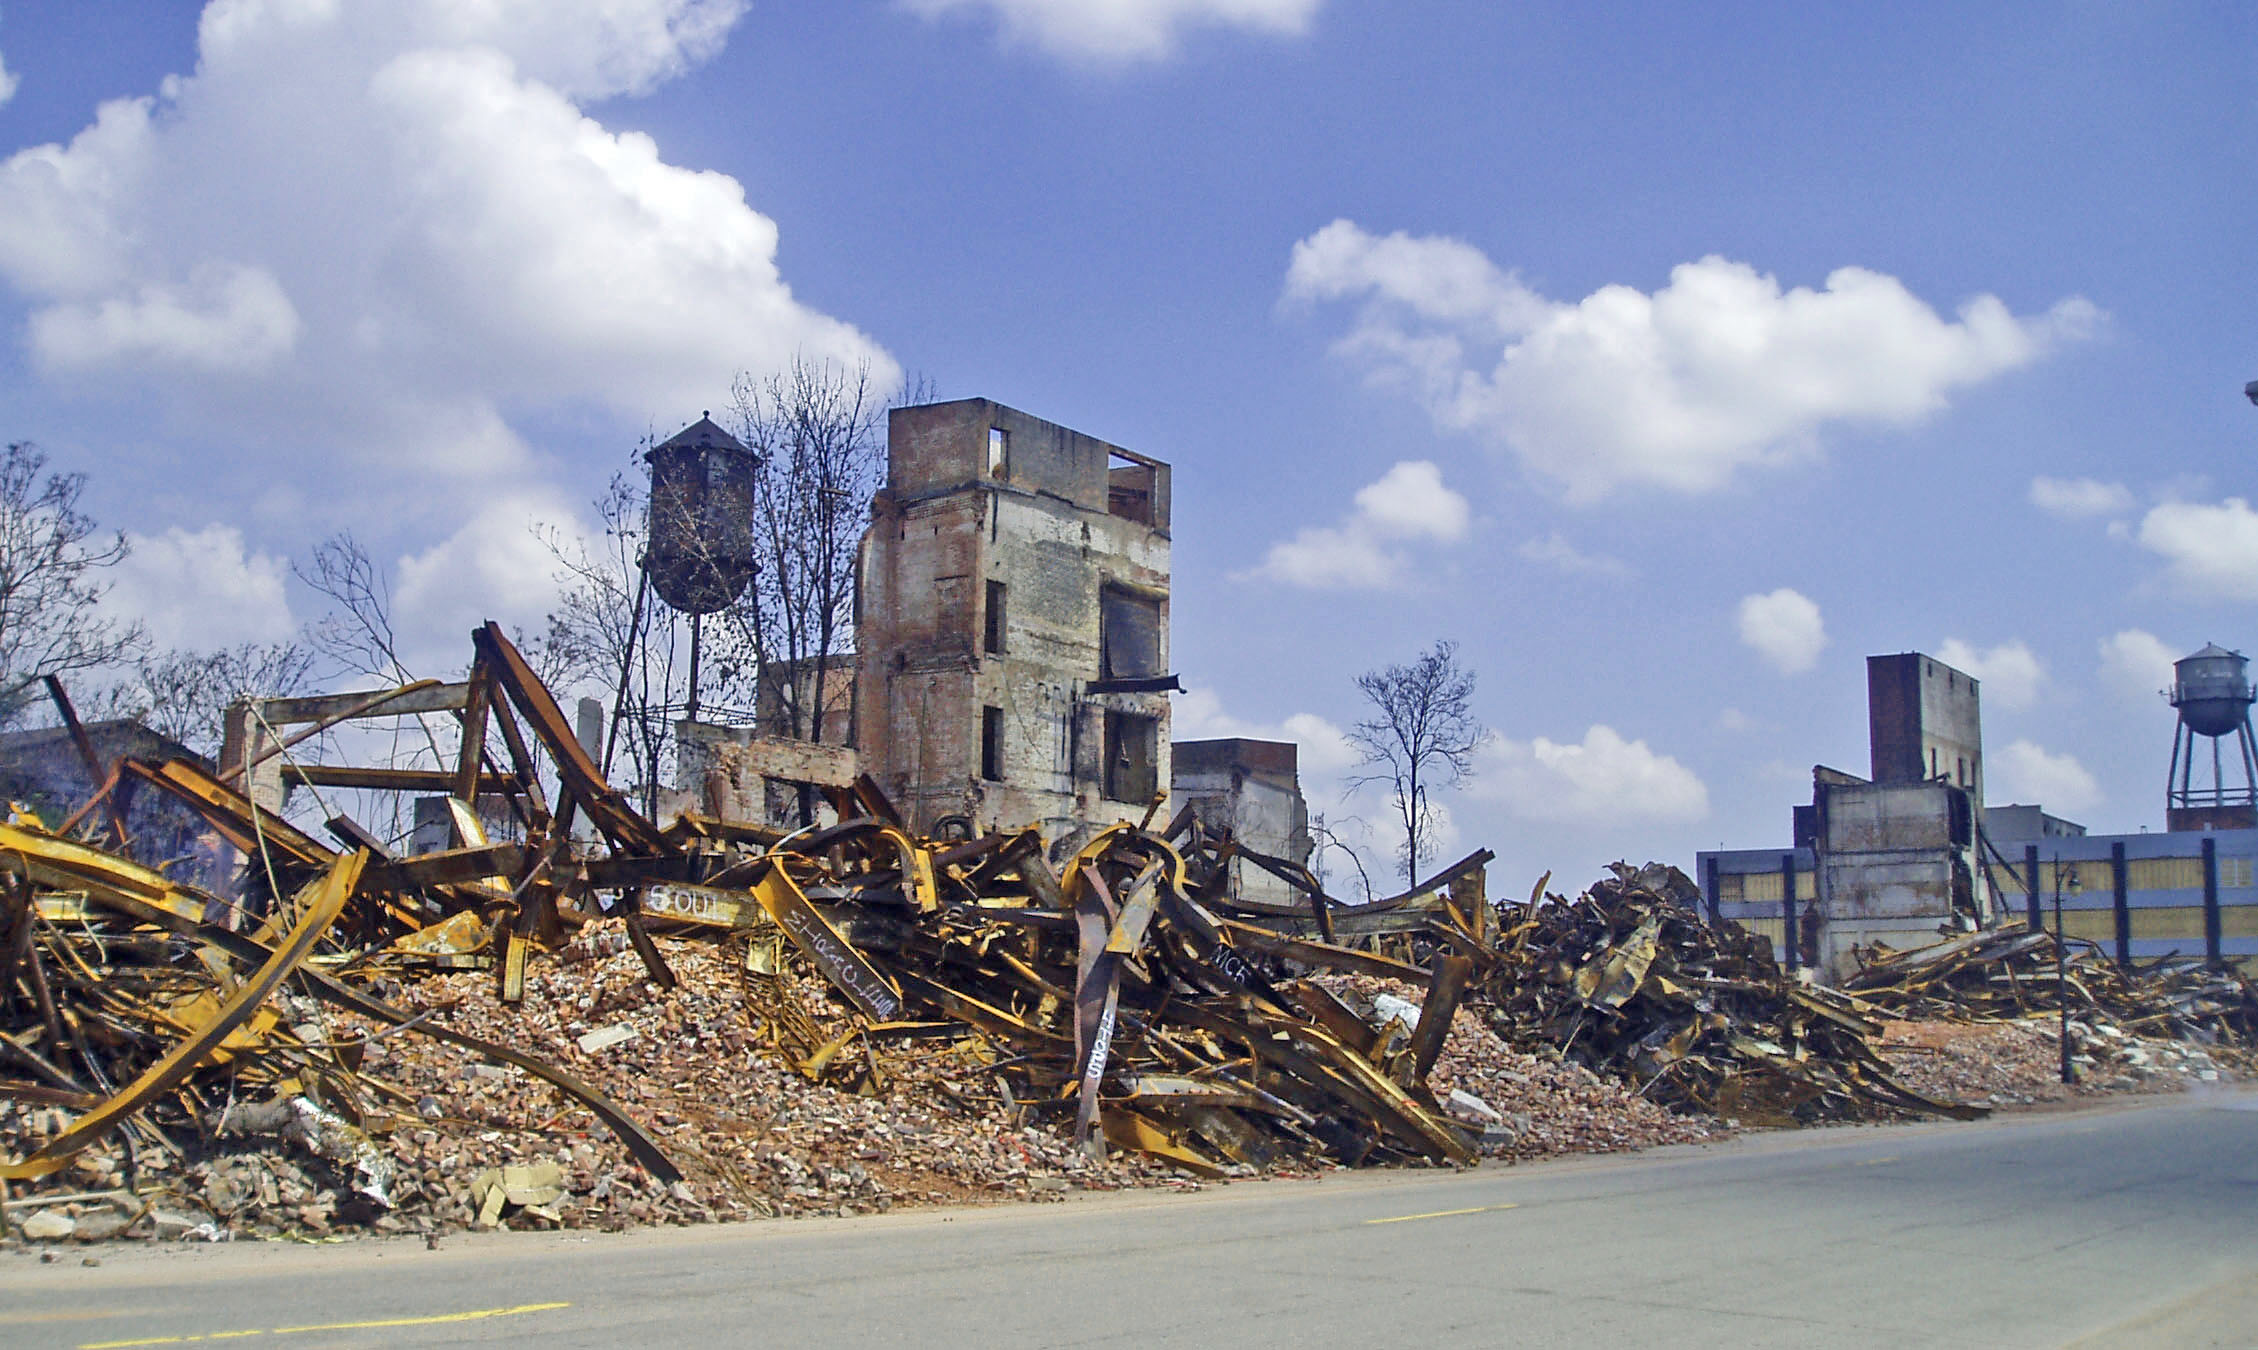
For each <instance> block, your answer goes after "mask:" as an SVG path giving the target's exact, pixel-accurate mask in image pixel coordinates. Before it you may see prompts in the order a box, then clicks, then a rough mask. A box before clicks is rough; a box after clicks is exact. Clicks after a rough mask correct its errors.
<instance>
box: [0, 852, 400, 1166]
mask: <svg viewBox="0 0 2258 1350" xmlns="http://www.w3.org/2000/svg"><path fill="white" fill-rule="evenodd" d="M367 861H368V855H367V854H365V853H361V852H359V851H355V852H352V853H348V854H346V855H344V856H343V857H340V858H339V859H338V860H337V862H336V863H335V864H334V865H333V866H332V867H331V868H330V869H329V871H328V872H326V873H324V874H323V875H322V876H321V877H320V878H319V879H317V880H315V881H313V882H310V883H308V885H307V887H306V889H305V891H303V892H301V893H300V895H299V897H298V899H299V903H300V904H301V905H302V907H303V908H302V909H301V910H300V914H299V918H298V922H297V924H296V925H295V926H294V927H293V928H292V929H291V930H290V932H289V934H288V936H286V937H285V938H284V939H283V940H282V942H281V943H280V944H278V945H277V946H276V947H275V948H274V949H273V950H272V952H271V953H270V954H269V955H268V957H267V959H266V961H265V962H264V963H263V964H261V965H260V966H259V968H258V969H257V970H256V971H254V972H253V973H252V975H251V977H250V978H249V979H247V980H245V981H244V982H243V983H242V984H240V985H238V986H237V987H236V989H235V992H234V993H233V994H231V995H230V996H229V997H228V999H227V1001H226V1002H224V1003H222V1004H221V1005H220V1007H219V1010H218V1011H217V1012H215V1013H213V1014H212V1018H211V1020H210V1021H209V1022H206V1023H205V1024H204V1025H203V1026H202V1027H200V1028H198V1030H197V1031H196V1033H195V1034H194V1035H191V1036H190V1037H188V1038H187V1039H186V1040H184V1041H182V1042H180V1043H179V1044H178V1045H176V1046H174V1047H173V1048H172V1049H171V1050H169V1051H167V1052H166V1053H165V1055H164V1057H163V1058H161V1059H159V1060H158V1061H157V1062H156V1063H154V1064H152V1065H150V1066H149V1067H148V1068H147V1069H146V1070H144V1071H143V1072H142V1074H141V1076H140V1077H139V1078H136V1079H135V1080H134V1081H133V1082H132V1083H130V1084H128V1085H127V1086H126V1087H125V1088H124V1089H123V1090H121V1091H119V1092H118V1093H116V1094H115V1095H113V1096H111V1097H110V1098H109V1099H108V1100H106V1101H104V1102H103V1103H102V1104H101V1105H100V1106H97V1107H95V1108H94V1109H93V1110H91V1111H88V1112H87V1113H86V1114H85V1115H83V1116H80V1117H79V1118H78V1119H77V1120H76V1121H74V1122H73V1123H72V1124H71V1127H70V1128H69V1129H67V1130H64V1131H63V1132H62V1133H61V1134H58V1135H56V1136H55V1137H54V1138H52V1139H50V1140H48V1141H47V1142H46V1143H45V1144H44V1145H42V1146H41V1147H40V1148H39V1149H38V1150H37V1151H36V1152H34V1153H32V1154H31V1155H30V1156H29V1157H27V1158H25V1159H24V1160H23V1161H22V1162H20V1163H0V1177H6V1178H9V1179H11V1180H29V1179H31V1178H34V1177H43V1176H46V1175H47V1174H48V1173H50V1172H54V1171H59V1170H60V1169H62V1168H63V1167H66V1166H68V1165H69V1163H70V1161H71V1159H73V1158H75V1157H77V1156H78V1155H79V1154H80V1153H82V1152H84V1151H85V1150H86V1149H87V1147H88V1146H89V1145H91V1144H93V1143H94V1142H95V1141H96V1140H99V1139H100V1138H102V1136H104V1135H106V1134H108V1133H109V1132H110V1131H111V1130H114V1129H116V1128H117V1127H118V1126H119V1125H120V1124H121V1123H123V1122H124V1120H125V1118H126V1117H127V1116H129V1115H131V1114H132V1113H133V1112H135V1111H136V1110H139V1109H140V1108H141V1106H142V1105H144V1104H145V1103H147V1102H148V1101H150V1100H151V1099H152V1098H154V1097H156V1096H157V1095H158V1094H160V1093H162V1092H165V1091H168V1090H169V1089H171V1088H172V1086H173V1085H174V1084H176V1083H178V1082H179V1081H180V1080H181V1079H182V1078H184V1077H186V1076H187V1075H188V1072H189V1071H190V1070H191V1069H193V1068H195V1067H196V1065H197V1064H198V1063H199V1062H201V1061H202V1060H203V1059H204V1057H205V1056H207V1055H209V1054H211V1053H212V1052H213V1051H214V1050H216V1049H218V1048H219V1044H220V1042H221V1041H223V1040H226V1039H227V1036H228V1033H229V1032H232V1031H233V1030H235V1028H236V1027H238V1026H240V1025H242V1023H243V1020H244V1019H245V1018H247V1017H249V1016H250V1015H251V1013H252V1012H253V1011H254V1010H255V1009H257V1007H258V1006H259V1005H260V1004H261V1003H264V1002H265V1001H266V998H267V995H269V994H271V993H273V992H274V990H275V987H276V986H277V985H280V984H281V983H282V981H283V979H284V978H285V977H286V976H288V975H289V974H290V973H291V972H292V971H295V970H296V969H297V968H298V967H299V966H300V965H301V964H303V963H304V961H305V959H306V958H307V957H308V956H310V955H312V954H313V950H314V943H315V942H316V941H318V940H319V939H320V937H321V935H322V934H323V933H326V932H328V931H329V926H330V925H331V924H332V923H335V922H336V921H337V916H338V915H340V914H342V913H344V911H345V901H346V900H347V899H348V898H350V897H351V895H352V893H353V886H354V883H355V882H357V881H358V880H359V879H360V873H361V868H362V866H363V865H364V864H366V863H367Z"/></svg>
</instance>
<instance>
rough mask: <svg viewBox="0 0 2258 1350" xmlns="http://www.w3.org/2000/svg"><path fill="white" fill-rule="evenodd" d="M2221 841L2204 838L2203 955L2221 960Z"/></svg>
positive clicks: (2210, 958)
mask: <svg viewBox="0 0 2258 1350" xmlns="http://www.w3.org/2000/svg"><path fill="white" fill-rule="evenodd" d="M2219 945H2220V944H2219V841H2218V840H2216V839H2213V838H2212V837H2211V836H2210V835H2205V836H2203V955H2204V959H2206V960H2210V961H2217V960H2218V959H2219Z"/></svg>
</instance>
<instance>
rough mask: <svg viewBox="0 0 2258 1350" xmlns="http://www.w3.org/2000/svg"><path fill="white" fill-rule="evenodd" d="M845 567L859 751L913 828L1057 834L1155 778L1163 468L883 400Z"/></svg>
mask: <svg viewBox="0 0 2258 1350" xmlns="http://www.w3.org/2000/svg"><path fill="white" fill-rule="evenodd" d="M861 568H862V584H861V590H860V599H859V610H858V614H857V617H856V646H857V649H858V656H859V674H858V685H857V690H856V711H857V717H856V727H857V750H858V753H859V755H860V759H861V763H862V767H863V769H864V770H865V771H866V772H868V773H869V774H871V775H872V776H873V777H874V778H875V779H876V780H877V781H878V784H879V786H880V787H881V788H882V789H884V790H885V792H886V793H887V795H888V796H889V797H891V798H892V799H893V801H894V803H895V805H896V806H897V807H899V808H900V809H901V810H902V812H903V814H904V815H905V816H907V817H908V818H909V820H910V823H911V824H912V825H913V826H914V827H916V828H918V829H920V830H926V831H931V830H933V829H935V827H936V826H938V825H940V824H941V823H942V822H944V821H948V820H950V819H951V818H958V819H959V820H960V821H961V823H963V824H964V825H966V826H969V828H971V829H973V830H975V831H981V830H987V829H993V828H1016V827H1019V826H1023V825H1029V824H1033V825H1038V826H1040V827H1041V828H1042V829H1043V831H1044V834H1045V836H1046V837H1048V838H1050V839H1052V840H1053V841H1054V843H1072V842H1073V841H1076V840H1079V839H1081V838H1084V837H1086V836H1087V835H1088V834H1089V833H1090V832H1091V831H1092V830H1094V829H1096V828H1099V827H1102V826H1104V825H1107V824H1110V823H1112V822H1113V821H1115V820H1122V819H1127V820H1135V819H1137V818H1139V817H1141V816H1142V815H1143V814H1144V813H1145V811H1146V809H1147V807H1148V806H1149V805H1150V804H1151V802H1152V800H1153V798H1154V797H1156V796H1161V795H1163V794H1165V792H1166V790H1167V786H1168V783H1169V776H1170V753H1169V738H1168V728H1169V706H1168V697H1167V694H1166V692H1165V688H1166V687H1168V686H1170V685H1172V684H1173V683H1174V682H1173V680H1172V679H1171V678H1170V677H1169V674H1168V584H1169V571H1168V569H1169V471H1168V466H1167V465H1166V464H1163V463H1161V462H1160V461H1158V460H1154V459H1149V458H1146V457H1145V456H1142V455H1137V454H1133V453H1131V452H1129V451H1127V450H1123V449H1122V448H1120V447H1119V446H1115V445H1110V444H1108V443H1106V442H1105V441H1101V440H1099V439H1097V438H1096V437H1094V436H1088V435H1084V434H1083V433H1081V432H1078V431H1073V430H1070V429H1068V428H1066V427H1062V426H1059V425H1057V424H1056V423H1052V422H1046V421H1044V420H1042V419H1041V418H1038V417H1033V416H1030V415H1028V414H1026V413H1023V412H1019V411H1017V410H1016V409H1013V408H1007V407H1005V406H1003V405H1002V404H999V403H994V402H991V401H989V400H986V399H962V400H957V401H954V402H949V403H933V404H926V405H923V406H919V407H913V408H899V409H896V410H895V411H894V412H893V414H892V416H891V418H890V420H889V425H888V434H887V474H886V486H885V487H884V489H883V490H881V491H880V492H879V494H878V496H877V499H876V501H875V502H874V503H873V505H872V511H871V526H870V530H869V532H868V533H867V534H866V535H865V536H864V539H863V546H862V559H861ZM1165 811H1166V807H1165V805H1164V806H1163V808H1162V813H1163V814H1164V815H1165Z"/></svg>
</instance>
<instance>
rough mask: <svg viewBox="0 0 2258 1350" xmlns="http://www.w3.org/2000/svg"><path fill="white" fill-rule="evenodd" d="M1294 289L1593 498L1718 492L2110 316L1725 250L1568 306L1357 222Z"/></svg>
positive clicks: (1322, 238)
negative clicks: (1945, 308)
mask: <svg viewBox="0 0 2258 1350" xmlns="http://www.w3.org/2000/svg"><path fill="white" fill-rule="evenodd" d="M1285 295H1286V298H1287V299H1289V300H1296V301H1307V302H1317V301H1344V302H1353V303H1356V304H1357V305H1358V307H1359V308H1358V315H1357V318H1356V320H1355V322H1354V326H1353V327H1352V328H1351V330H1350V332H1349V334H1348V335H1347V336H1346V337H1344V338H1343V339H1342V340H1341V341H1340V342H1339V343H1338V344H1337V347H1336V350H1337V351H1338V352H1339V353H1340V354H1341V355H1343V356H1344V357H1345V358H1346V359H1348V360H1350V361H1351V362H1353V363H1355V364H1357V365H1359V366H1361V367H1363V368H1364V369H1365V370H1366V371H1367V372H1368V373H1369V374H1370V375H1371V376H1372V378H1374V379H1375V380H1377V381H1379V382H1382V383H1385V384H1389V385H1393V386H1396V387H1400V388H1403V389H1404V390H1406V391H1407V392H1409V393H1410V394H1411V395H1412V396H1413V397H1414V398H1416V399H1417V400H1418V401H1419V402H1420V403H1421V404H1422V405H1423V406H1424V407H1425V408H1426V409H1427V411H1428V413H1429V414H1430V415H1431V416H1432V418H1433V419H1434V421H1435V422H1436V424H1437V425H1439V426H1442V427H1444V428H1448V429H1453V430H1459V431H1466V432H1470V433H1473V434H1476V435H1478V436H1480V437H1482V438H1484V439H1485V440H1488V441H1489V442H1491V443H1492V444H1494V445H1497V446H1500V447H1502V448H1504V449H1505V450H1507V451H1509V452H1510V453H1511V454H1512V455H1513V456H1514V457H1515V458H1516V459H1517V460H1518V461H1519V462H1520V463H1521V465H1522V466H1523V467H1524V468H1525V469H1527V470H1528V471H1529V472H1531V473H1533V474H1535V475H1536V476H1538V477H1540V478H1543V479H1547V480H1550V481H1552V482H1554V483H1556V484H1558V485H1559V486H1560V487H1561V488H1562V489H1564V490H1565V491H1566V493H1567V494H1568V496H1569V497H1570V498H1571V499H1574V500H1582V501H1590V500H1595V499H1598V498H1600V497H1604V496H1606V495H1607V494H1609V493H1610V492H1613V491H1615V490H1616V489H1619V488H1622V487H1625V486H1632V485H1646V486H1653V487H1660V488H1663V489H1667V490H1671V491H1678V492H1704V491H1709V490H1712V489H1715V488H1718V487H1721V486H1723V485H1724V484H1725V483H1726V482H1728V481H1729V480H1730V479H1731V478H1732V477H1733V476H1734V475H1735V474H1736V473H1737V472H1739V471H1740V470H1743V469H1746V468H1750V467H1754V466H1761V465H1771V464H1779V463H1783V462H1786V461H1788V460H1791V459H1794V458H1797V457H1799V456H1802V455H1804V454H1807V453H1809V452H1810V451H1811V450H1812V449H1813V448H1814V447H1815V445H1816V437H1817V433H1818V432H1819V431H1820V430H1821V429H1822V428H1824V427H1826V426H1828V425H1830V424H1834V423H1846V424H1873V425H1883V426H1909V425H1912V424H1915V423H1918V422H1920V421H1921V420H1923V419H1925V418H1927V417H1929V416H1931V415H1933V414H1935V413H1936V412H1938V411H1939V410H1941V409H1942V408H1944V407H1945V406H1946V404H1947V401H1948V398H1949V396H1950V395H1951V394H1953V393H1954V392H1956V391H1958V390H1960V389H1963V388H1967V387H1969V386H1973V385H1976V384H1980V383H1983V382H1984V381H1986V380H1989V379H1992V378H1994V377H1996V376H1998V375H2000V374H2002V373H2004V372H2006V371H2009V370H2013V369H2015V368H2016V367H2019V366H2023V365H2027V364H2029V363H2030V362H2032V361H2035V360H2037V359H2038V358H2039V357H2040V356H2042V355H2043V354H2045V353H2046V352H2047V350H2048V349H2049V348H2051V347H2053V346H2055V345H2057V344H2059V343H2061V342H2064V341H2069V340H2074V339H2077V338H2080V337H2083V336H2085V335H2086V334H2087V333H2088V332H2090V331H2091V330H2092V329H2093V328H2094V326H2095V325H2096V324H2097V323H2098V321H2099V318H2100V314H2099V311H2097V310H2096V309H2095V308H2094V307H2093V306H2092V305H2091V304H2090V303H2088V302H2087V301H2085V300H2083V299H2079V298H2075V297H2073V298H2070V299H2066V300H2063V301H2061V302H2060V303H2058V304H2056V305H2055V306H2054V307H2053V308H2052V309H2051V310H2049V311H2048V312H2047V313H2045V314H2043V315H2039V316H2034V317H2018V316H2016V315H2015V314H2013V313H2011V312H2009V310H2008V308H2007V306H2006V305H2005V304H2004V303H2003V302H2001V301H2000V300H1999V299H1998V298H1997V297H1995V296H1990V295H1979V296H1977V297H1975V298H1974V299H1971V300H1969V301H1967V302H1966V303H1964V304H1962V305H1961V306H1960V308H1959V310H1958V311H1957V314H1956V316H1955V317H1954V318H1952V319H1946V318H1943V317H1941V316H1939V315H1938V313H1937V312H1936V311H1935V310H1934V309H1932V308H1931V307H1930V306H1929V305H1928V304H1927V303H1926V302H1924V301H1923V300H1921V299H1920V298H1919V297H1917V296H1915V295H1914V294H1913V293H1912V292H1910V291H1909V290H1907V289H1906V287H1905V286H1904V284H1903V283H1901V282H1900V281H1898V280H1897V279H1896V278H1895V277H1891V276H1887V275H1884V274H1882V273H1879V272H1874V271H1870V270H1868V269H1865V268H1860V267H1844V268H1839V269H1837V270H1836V271H1834V272H1832V273H1830V274H1829V275H1828V277H1827V279H1826V283H1825V286H1824V288H1822V289H1819V290H1812V289H1809V288H1807V287H1800V286H1798V287H1794V288H1789V289H1783V288H1782V287H1781V285H1780V283H1779V281H1778V280H1777V279H1776V278H1774V277H1772V276H1769V275H1767V274H1764V273H1762V272H1759V271H1758V270H1757V269H1755V268H1754V267H1751V266H1749V265H1748V264H1746V263H1741V262H1735V261H1732V260H1730V259H1727V258H1722V257H1717V256H1710V257H1706V258H1702V259H1700V260H1699V261H1696V262H1689V263H1681V264H1679V265H1678V266H1677V267H1675V268H1673V269H1672V270H1671V274H1670V281H1669V284H1668V285H1666V286H1664V287H1662V288H1661V289H1659V290H1657V291H1654V292H1653V293H1651V294H1649V293H1646V292H1643V291H1640V290H1638V289H1636V288H1634V287H1631V286H1624V285H1611V286H1604V287H1601V288H1600V289H1599V290H1597V291H1594V292H1592V293H1591V294H1590V295H1588V296H1586V297H1584V298H1583V299H1582V300H1579V301H1573V302H1570V301H1556V300H1552V299H1548V298H1546V297H1545V296H1543V295H1540V294H1538V293H1537V292H1536V291H1534V290H1532V289H1531V288H1529V287H1528V286H1526V285H1525V284H1523V283H1522V281H1521V280H1520V278H1518V277H1517V276H1515V275H1513V274H1512V273H1511V272H1509V271H1506V270H1504V269H1501V268H1499V267H1498V266H1497V265H1496V264H1495V263H1493V262H1492V261H1491V260H1490V259H1489V258H1488V257H1487V256H1485V255H1484V254H1483V253H1482V252H1481V251H1480V250H1479V249H1477V248H1475V247H1474V246H1473V245H1471V244H1468V243H1466V242H1464V241H1462V240H1457V239H1450V238H1445V237H1440V236H1433V235H1425V236H1421V235H1411V234H1407V233H1403V232H1400V231H1399V232H1397V233H1394V234H1390V235H1386V236H1379V235H1374V234H1372V233H1370V232H1368V231H1366V230H1364V229H1363V228H1362V227H1360V226H1359V225H1357V224H1356V223H1355V222H1353V221H1349V220H1336V221H1334V222H1333V223H1332V224H1330V225H1327V226H1326V227H1325V228H1323V229H1321V230H1319V231H1317V232H1316V233H1315V234H1312V235H1310V236H1309V237H1308V238H1306V239H1303V240H1302V241H1300V242H1299V243H1297V244H1296V245H1295V246H1294V250H1293V257H1292V261H1291V263H1290V265H1289V267H1288V269H1287V275H1286V287H1285Z"/></svg>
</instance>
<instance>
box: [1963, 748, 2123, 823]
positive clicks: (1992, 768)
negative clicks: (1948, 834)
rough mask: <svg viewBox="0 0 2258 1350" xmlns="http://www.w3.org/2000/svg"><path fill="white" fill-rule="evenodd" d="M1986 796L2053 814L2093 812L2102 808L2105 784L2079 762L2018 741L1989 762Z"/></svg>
mask: <svg viewBox="0 0 2258 1350" xmlns="http://www.w3.org/2000/svg"><path fill="white" fill-rule="evenodd" d="M1986 778H1987V780H1988V781H1987V784H1986V787H1985V794H1986V795H1987V796H1992V797H1997V798H1999V799H2000V800H2001V801H2014V802H2030V803H2033V804H2035V805H2039V806H2043V807H2045V808H2046V809H2047V810H2049V811H2060V812H2068V811H2089V810H2091V809H2093V808H2094V807H2096V806H2099V805H2101V802H2102V795H2101V784H2099V783H2097V782H2095V781H2094V777H2093V775H2092V774H2091V773H2089V772H2087V771H2086V767H2085V766H2084V765H2083V764H2080V763H2078V761H2077V758H2076V757H2075V756H2073V755H2070V754H2068V753H2064V754H2054V753H2052V752H2050V751H2048V750H2045V749H2042V748H2040V747H2039V746H2037V745H2034V744H2032V743H2031V742H2029V741H2016V742H2015V743H2013V744H2012V745H2009V746H2008V747H2007V748H2006V749H2004V750H1995V751H1993V752H1992V753H1991V754H1990V755H1989V756H1988V757H1987V758H1986Z"/></svg>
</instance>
